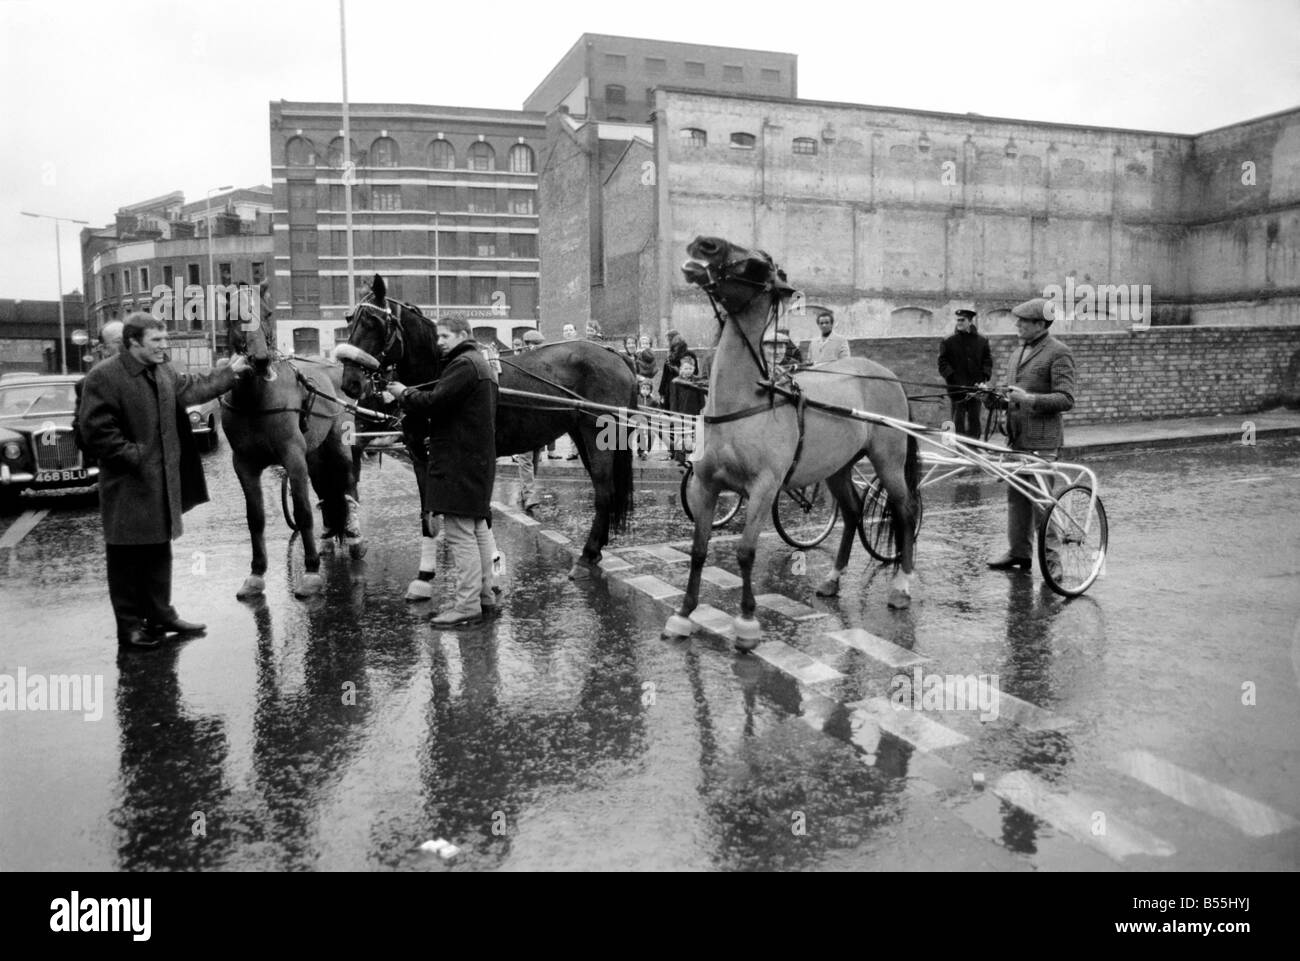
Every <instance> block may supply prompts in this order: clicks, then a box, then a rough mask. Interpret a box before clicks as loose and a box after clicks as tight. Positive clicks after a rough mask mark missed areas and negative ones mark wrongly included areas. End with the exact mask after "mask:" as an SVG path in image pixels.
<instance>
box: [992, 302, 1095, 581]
mask: <svg viewBox="0 0 1300 961" xmlns="http://www.w3.org/2000/svg"><path fill="white" fill-rule="evenodd" d="M1011 313H1012V315H1013V316H1014V317H1015V318H1016V332H1017V334H1018V335H1019V337H1020V343H1019V345H1018V346H1016V347H1015V348H1013V349H1012V352H1011V357H1010V359H1009V361H1008V363H1007V373H1006V378H1007V379H1006V383H1008V384H1009V385H1011V390H1010V393H1009V394H1008V396H1007V400H1006V401H1005V402H1003V403H1004V405H1005V407H1006V410H1007V446H1009V447H1010V448H1011V449H1012V450H1022V451H1028V452H1030V453H1032V454H1036V455H1038V456H1039V457H1043V458H1046V459H1047V460H1055V459H1056V457H1057V454H1058V453H1059V452H1060V449H1061V446H1062V445H1063V444H1064V443H1065V429H1064V427H1063V425H1062V423H1061V414H1063V413H1064V412H1065V411H1067V410H1070V409H1071V408H1072V407H1074V390H1075V387H1074V355H1072V354H1071V353H1070V348H1069V347H1066V346H1065V344H1063V343H1061V342H1060V341H1059V340H1057V339H1056V338H1055V337H1052V336H1051V335H1050V334H1048V332H1047V331H1048V328H1049V327H1051V325H1052V321H1053V320H1054V319H1055V311H1054V310H1053V304H1052V302H1051V301H1048V300H1045V299H1044V298H1042V297H1038V298H1035V299H1034V300H1029V301H1026V302H1025V303H1023V304H1021V305H1020V306H1018V307H1016V308H1015V309H1014V310H1012V311H1011ZM992 403H993V404H998V405H999V406H1002V405H1003V404H999V402H996V401H994V402H992ZM1042 513H1043V512H1042V511H1040V510H1038V508H1037V507H1036V506H1035V505H1034V503H1033V501H1031V500H1029V498H1027V497H1025V496H1024V495H1023V494H1021V493H1019V492H1018V491H1017V490H1016V489H1015V488H1013V487H1012V486H1011V485H1009V484H1008V485H1007V541H1008V550H1007V553H1006V554H1004V555H1002V556H1001V557H1000V558H998V559H997V560H995V561H991V562H989V567H992V568H994V569H995V570H1008V569H1010V568H1013V567H1018V568H1020V569H1022V570H1026V571H1027V570H1029V569H1030V567H1031V566H1032V563H1033V562H1032V561H1031V560H1030V558H1031V557H1032V556H1033V543H1034V541H1033V537H1034V527H1035V526H1037V524H1038V523H1039V522H1040V521H1041V519H1042ZM1056 540H1057V536H1056V535H1055V531H1054V530H1052V531H1049V532H1048V541H1047V545H1046V554H1047V563H1048V564H1054V565H1057V566H1058V567H1059V563H1060V562H1059V560H1057V550H1056V547H1057V543H1056Z"/></svg>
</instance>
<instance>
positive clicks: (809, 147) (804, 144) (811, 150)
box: [792, 137, 817, 154]
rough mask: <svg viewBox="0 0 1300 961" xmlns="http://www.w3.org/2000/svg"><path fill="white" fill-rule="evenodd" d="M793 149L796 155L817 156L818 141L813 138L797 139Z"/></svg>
mask: <svg viewBox="0 0 1300 961" xmlns="http://www.w3.org/2000/svg"><path fill="white" fill-rule="evenodd" d="M792 149H793V150H794V152H795V153H801V154H815V153H817V141H816V140H814V139H813V138H812V137H795V138H794V144H793V147H792Z"/></svg>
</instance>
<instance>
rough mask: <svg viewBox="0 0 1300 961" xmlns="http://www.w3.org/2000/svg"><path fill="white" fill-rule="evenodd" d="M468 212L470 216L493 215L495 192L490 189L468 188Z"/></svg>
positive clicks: (495, 203) (495, 202)
mask: <svg viewBox="0 0 1300 961" xmlns="http://www.w3.org/2000/svg"><path fill="white" fill-rule="evenodd" d="M469 212H470V213H472V214H494V213H496V212H497V198H496V191H495V190H493V189H492V188H491V187H470V188H469Z"/></svg>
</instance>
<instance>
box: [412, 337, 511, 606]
mask: <svg viewBox="0 0 1300 961" xmlns="http://www.w3.org/2000/svg"><path fill="white" fill-rule="evenodd" d="M438 346H440V347H441V348H442V350H443V351H444V353H445V355H446V357H447V364H446V366H445V367H444V368H443V373H442V377H440V378H439V379H438V382H437V384H436V385H435V386H434V387H433V388H432V389H431V390H408V389H407V388H406V385H404V384H401V383H398V382H396V381H393V382H392V383H390V384H389V385H388V391H389V393H391V394H392V395H393V397H394V398H395V399H396V400H397V401H398V402H399V403H400V404H401V405H402V408H403V409H404V410H409V411H413V412H415V413H418V414H421V415H424V416H426V417H429V418H430V424H431V430H430V433H429V474H428V486H427V491H428V508H429V513H431V514H434V515H439V514H441V515H442V518H443V524H444V527H445V529H446V532H447V546H448V547H450V548H451V555H452V561H453V563H454V564H455V567H456V594H455V598H454V600H453V602H452V604H451V606H450V607H448V608H447V609H446V610H444V611H443V612H442V613H440V614H438V615H437V616H435V617H434V618H433V619H432V621H431V623H432V624H433V626H434V627H459V626H461V625H466V624H477V623H479V622H480V621H481V620H482V619H483V617H484V616H485V615H487V616H491V615H492V614H493V613H495V610H496V598H495V596H494V595H493V592H492V585H493V581H494V577H493V573H492V555H493V554H494V553H495V551H496V542H495V540H494V539H493V537H492V530H491V528H489V527H488V519H489V518H490V517H491V516H492V485H493V483H494V482H495V480H496V460H497V456H496V419H497V390H498V387H497V375H496V372H495V371H493V369H492V367H491V365H489V364H488V362H487V359H486V358H485V357H484V356H483V353H482V351H480V350H479V348H478V344H477V343H476V342H475V340H474V332H473V330H472V329H471V328H470V326H469V322H468V321H467V320H465V319H464V318H463V317H452V318H449V319H447V320H440V321H438ZM429 527H430V529H431V530H432V529H434V522H431V523H430V525H429Z"/></svg>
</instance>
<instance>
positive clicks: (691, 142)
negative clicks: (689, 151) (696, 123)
mask: <svg viewBox="0 0 1300 961" xmlns="http://www.w3.org/2000/svg"><path fill="white" fill-rule="evenodd" d="M679 136H680V137H681V138H682V146H684V147H707V146H708V145H709V135H708V134H707V133H705V132H704V131H703V130H701V129H699V128H698V127H683V128H682V130H681V133H680V134H679Z"/></svg>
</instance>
